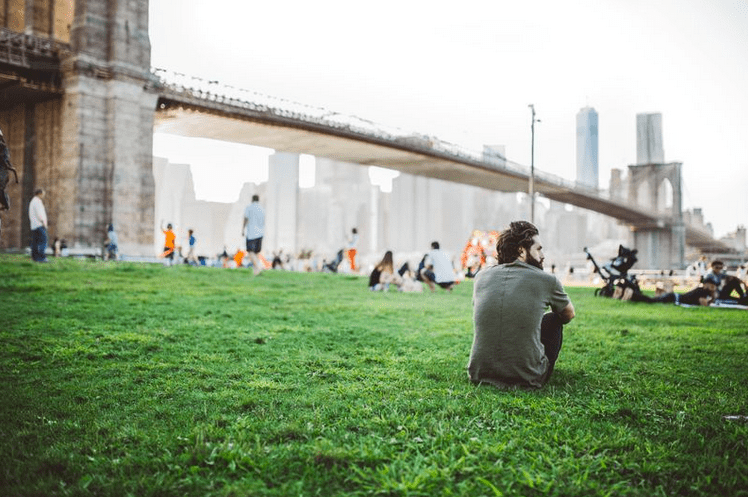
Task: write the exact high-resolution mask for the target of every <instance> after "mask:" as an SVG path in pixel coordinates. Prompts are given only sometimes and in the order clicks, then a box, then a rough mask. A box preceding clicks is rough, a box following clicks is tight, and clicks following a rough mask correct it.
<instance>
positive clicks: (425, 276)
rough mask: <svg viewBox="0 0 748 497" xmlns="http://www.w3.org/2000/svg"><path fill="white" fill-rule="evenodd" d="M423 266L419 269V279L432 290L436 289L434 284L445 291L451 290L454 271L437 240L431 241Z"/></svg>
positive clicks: (453, 283)
mask: <svg viewBox="0 0 748 497" xmlns="http://www.w3.org/2000/svg"><path fill="white" fill-rule="evenodd" d="M423 262H424V267H423V269H421V271H420V274H421V279H422V280H423V281H424V283H426V284H427V285H428V286H429V288H430V289H431V291H432V292H435V291H436V285H439V286H440V287H442V288H444V289H445V290H447V291H450V292H451V291H452V288H453V287H454V285H455V272H454V268H453V267H452V262H451V261H450V260H449V257H447V254H445V253H444V252H443V251H442V250H441V249H440V248H439V242H431V250H430V251H429V252H428V253H427V254H426V256H425V257H424V261H423Z"/></svg>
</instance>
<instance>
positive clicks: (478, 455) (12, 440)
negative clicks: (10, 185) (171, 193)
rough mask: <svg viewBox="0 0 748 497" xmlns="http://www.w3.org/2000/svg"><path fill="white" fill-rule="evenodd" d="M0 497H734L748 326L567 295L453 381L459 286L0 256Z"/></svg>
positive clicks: (465, 327) (466, 347) (713, 314)
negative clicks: (480, 379)
mask: <svg viewBox="0 0 748 497" xmlns="http://www.w3.org/2000/svg"><path fill="white" fill-rule="evenodd" d="M0 275H2V277H1V278H0V322H1V323H2V327H1V328H0V337H1V340H2V351H1V352H0V374H1V375H2V377H1V378H0V389H1V392H2V401H1V403H0V406H1V407H0V495H3V496H5V495H7V496H16V495H18V496H27V495H39V496H42V495H44V496H47V495H136V496H149V495H152V496H169V495H173V496H185V495H187V496H207V495H222V496H228V495H235V496H244V495H250V496H258V495H277V496H289V495H323V496H330V495H423V496H442V495H465V496H471V497H473V496H481V495H485V496H499V495H507V496H509V495H512V496H513V495H522V496H533V495H612V496H619V495H642V496H652V495H662V496H665V495H668V496H669V495H725V496H728V495H729V496H736V495H748V448H747V447H746V440H747V438H748V421H746V420H743V419H737V420H734V419H725V418H724V416H726V415H748V396H747V395H746V389H745V383H746V380H747V379H748V312H746V311H738V310H724V309H722V310H720V309H710V308H679V307H675V306H670V305H658V306H647V305H644V304H634V303H630V302H621V301H615V300H609V299H603V298H595V297H594V296H593V295H592V289H590V288H570V289H568V290H569V293H570V295H571V297H572V300H573V302H574V304H575V307H576V309H577V318H576V319H575V320H574V321H573V322H572V323H571V324H570V325H568V326H567V327H566V329H565V334H564V347H563V349H562V351H561V356H560V358H559V361H558V363H557V365H556V371H555V373H554V376H553V378H552V379H551V382H550V384H549V385H548V386H547V387H546V388H544V389H542V390H538V391H523V390H518V391H500V390H498V389H495V388H492V387H487V386H480V387H479V386H474V385H473V384H471V383H470V382H469V381H468V379H467V375H466V372H465V366H466V363H467V360H468V355H469V352H470V346H471V343H472V315H471V312H472V310H471V297H472V294H471V292H472V283H471V282H465V283H463V284H460V285H458V286H457V288H456V289H455V291H454V292H452V293H451V294H449V293H446V292H439V293H436V294H429V293H424V294H398V293H374V292H369V291H368V290H367V288H366V280H365V279H363V278H360V277H354V276H346V275H337V274H318V273H308V274H303V273H286V272H271V271H267V272H265V273H263V274H262V275H261V276H259V277H257V278H254V277H252V276H251V273H250V272H249V271H247V270H224V269H214V268H193V267H184V266H180V267H171V268H166V267H162V266H159V265H138V264H129V263H102V262H90V261H81V260H72V259H56V260H54V259H53V260H52V261H51V262H50V263H48V264H34V263H32V262H30V261H29V260H28V258H26V257H23V256H14V255H0Z"/></svg>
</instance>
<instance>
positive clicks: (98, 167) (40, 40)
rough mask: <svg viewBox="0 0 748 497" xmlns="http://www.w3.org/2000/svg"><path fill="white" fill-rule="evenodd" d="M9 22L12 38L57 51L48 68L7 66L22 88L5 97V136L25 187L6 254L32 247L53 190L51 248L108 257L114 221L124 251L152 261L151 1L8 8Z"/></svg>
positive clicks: (9, 217) (3, 68) (9, 3)
mask: <svg viewBox="0 0 748 497" xmlns="http://www.w3.org/2000/svg"><path fill="white" fill-rule="evenodd" d="M0 13H2V16H4V18H3V19H2V26H0V28H1V29H2V34H3V36H4V37H5V38H6V39H9V38H13V37H16V38H18V37H21V38H22V39H23V41H24V42H25V43H27V45H29V44H33V43H35V44H40V45H41V46H48V47H50V49H49V50H48V52H49V54H48V55H49V60H48V61H47V62H46V66H45V65H43V64H41V65H40V63H39V57H41V56H40V55H38V54H37V55H36V56H35V57H36V58H32V60H31V61H30V62H29V63H27V64H23V63H21V62H19V60H16V59H12V60H11V59H9V60H7V61H4V60H2V56H0V79H9V80H11V81H12V84H11V85H10V86H8V85H5V86H2V87H0V126H1V127H2V129H3V132H4V134H5V136H6V140H7V141H8V142H9V144H10V149H11V157H12V160H13V163H14V165H15V166H16V169H18V171H19V176H20V177H21V178H22V187H21V188H17V187H16V188H13V187H11V188H10V192H9V193H10V194H11V202H12V203H13V207H12V210H11V211H10V212H6V213H3V218H2V220H3V234H2V238H3V240H2V241H1V242H0V243H2V245H0V246H4V247H24V246H28V240H29V238H28V219H27V215H26V210H27V206H28V202H29V200H30V199H31V196H32V195H33V190H34V189H35V188H37V187H41V188H44V189H45V190H47V196H46V198H45V204H46V207H47V213H48V217H49V224H50V226H49V236H50V238H54V237H60V238H65V239H66V240H67V241H68V244H69V246H71V247H76V246H77V247H100V246H101V242H102V241H103V239H104V237H105V233H106V225H107V224H108V223H110V222H111V223H114V225H115V227H116V228H117V231H118V234H119V237H120V245H121V250H122V252H125V253H128V254H150V255H152V252H153V224H154V219H153V209H154V207H153V205H154V201H153V199H154V179H153V171H152V153H153V152H152V142H153V118H154V111H155V108H156V102H157V98H158V97H157V93H156V92H155V91H154V90H153V89H152V86H153V85H152V78H151V74H150V40H149V37H148V0H128V1H118V0H0ZM0 17H1V16H0ZM9 43H10V42H9ZM42 55H44V54H42ZM29 57H30V56H29ZM4 62H7V63H6V64H4ZM40 68H41V69H40ZM45 68H46V72H45ZM19 88H22V89H25V90H26V91H20V90H19Z"/></svg>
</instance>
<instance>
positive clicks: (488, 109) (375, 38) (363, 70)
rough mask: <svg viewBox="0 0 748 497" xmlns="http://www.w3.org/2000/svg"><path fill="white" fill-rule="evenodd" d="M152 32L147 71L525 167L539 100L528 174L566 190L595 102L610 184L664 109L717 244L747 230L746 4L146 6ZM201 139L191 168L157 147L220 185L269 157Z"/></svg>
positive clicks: (231, 2) (704, 0)
mask: <svg viewBox="0 0 748 497" xmlns="http://www.w3.org/2000/svg"><path fill="white" fill-rule="evenodd" d="M150 38H151V45H152V59H151V63H152V65H153V66H154V67H160V68H164V69H169V70H174V71H179V72H183V73H185V74H188V75H192V76H197V77H201V78H205V79H210V80H218V81H220V82H221V83H225V84H229V85H233V86H236V87H241V88H246V89H248V90H253V91H257V92H260V93H265V94H268V95H271V96H277V97H282V98H286V99H290V100H294V101H297V102H300V103H303V104H308V105H313V106H319V107H325V108H327V109H329V110H332V111H337V112H340V113H344V114H350V115H355V116H358V117H361V118H364V119H369V120H371V121H375V122H377V123H381V124H383V125H388V126H396V127H399V128H402V129H404V130H407V131H415V132H419V133H422V134H427V135H433V136H436V137H438V138H440V139H442V140H445V141H449V142H453V143H457V144H460V145H464V146H467V147H469V148H472V149H475V150H477V151H479V150H481V148H482V146H483V144H495V145H505V146H506V153H507V157H508V158H509V159H510V160H512V161H515V162H518V163H520V164H523V165H529V164H530V120H531V116H530V110H529V109H528V104H530V103H532V104H534V105H535V109H536V112H537V118H538V119H540V120H541V121H542V122H541V123H539V124H536V127H535V167H536V168H537V169H539V170H541V171H545V172H548V173H553V174H556V175H558V176H561V177H564V178H567V179H571V180H573V179H574V178H575V175H576V138H575V137H576V128H575V127H576V122H575V119H576V114H577V112H578V111H579V109H580V108H582V107H584V106H586V105H589V106H591V107H594V108H595V110H597V112H598V114H599V122H600V130H599V140H600V142H599V149H600V150H599V160H600V182H601V185H600V186H601V187H604V188H606V187H607V184H608V179H609V177H610V169H611V168H623V169H625V167H626V166H627V165H629V164H634V163H635V162H636V114H637V113H644V112H659V113H662V116H663V118H662V119H663V142H664V149H665V160H666V161H680V162H683V168H684V182H685V189H684V207H686V208H692V207H702V208H703V210H704V214H705V217H706V219H707V221H710V222H712V224H713V225H714V228H715V231H716V234H717V235H723V234H725V233H727V232H729V231H734V230H735V228H736V226H737V225H738V224H744V225H748V0H571V1H567V2H559V1H555V0H525V1H522V2H518V1H502V0H493V1H489V0H486V1H471V0H463V1H462V2H454V1H435V0H431V1H421V0H417V1H407V0H378V1H377V2H351V1H350V0H347V1H333V0H317V1H312V2H310V1H304V0H298V1H283V0H275V1H272V2H252V1H249V0H210V1H208V0H150ZM196 143H198V144H199V145H200V149H201V150H202V152H199V153H202V158H199V159H198V156H199V153H198V152H197V151H195V152H194V153H193V151H192V150H191V149H189V148H187V147H188V146H189V145H185V144H184V143H180V142H176V141H175V140H173V139H169V138H168V137H163V136H159V135H157V136H156V137H155V146H154V148H155V152H156V153H157V154H158V155H162V156H167V157H169V158H170V159H172V160H173V161H174V162H185V159H184V155H188V156H191V157H194V159H191V160H190V161H189V162H192V163H193V165H196V166H199V165H200V164H198V163H201V164H202V165H203V168H204V169H203V170H205V168H206V167H209V168H212V169H213V170H214V174H210V177H213V178H224V179H226V178H239V177H246V176H242V175H246V174H248V172H247V171H249V169H250V168H251V167H250V166H251V165H252V164H257V163H258V162H262V160H263V159H262V157H263V154H262V153H259V154H250V153H249V152H246V150H247V149H246V148H243V147H238V148H237V147H228V148H227V147H223V148H220V149H219V148H218V147H217V145H213V146H211V147H210V148H207V149H206V148H205V146H204V143H202V142H196ZM206 150H207V151H206ZM180 152H181V153H182V154H181V155H180ZM244 156H246V163H247V167H245V168H243V169H244V172H241V171H240V172H238V173H231V172H229V168H230V167H231V165H233V164H235V163H236V162H237V160H238V159H237V157H244ZM198 169H199V167H198V168H195V171H198ZM216 170H217V171H221V172H220V173H219V174H215V171H216ZM232 174H235V175H236V176H232ZM207 178H208V175H206V176H205V178H198V179H197V181H198V182H200V183H203V182H204V181H205V182H207V181H208V179H207ZM229 181H231V180H229ZM234 182H236V181H234ZM216 186H217V189H218V191H219V192H220V191H228V190H231V189H232V188H233V186H232V184H230V183H228V182H227V183H224V184H221V183H219V184H217V185H216ZM232 191H233V190H232ZM237 193H238V191H237ZM204 196H205V195H204ZM215 198H216V199H218V196H217V195H216V197H215Z"/></svg>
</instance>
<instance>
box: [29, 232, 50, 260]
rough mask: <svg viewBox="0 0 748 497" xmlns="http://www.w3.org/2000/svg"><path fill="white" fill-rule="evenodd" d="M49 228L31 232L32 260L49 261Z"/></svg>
mask: <svg viewBox="0 0 748 497" xmlns="http://www.w3.org/2000/svg"><path fill="white" fill-rule="evenodd" d="M46 252H47V228H45V227H44V226H40V227H39V228H36V229H35V230H31V258H32V259H33V260H35V261H36V262H42V261H46V260H47V253H46Z"/></svg>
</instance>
